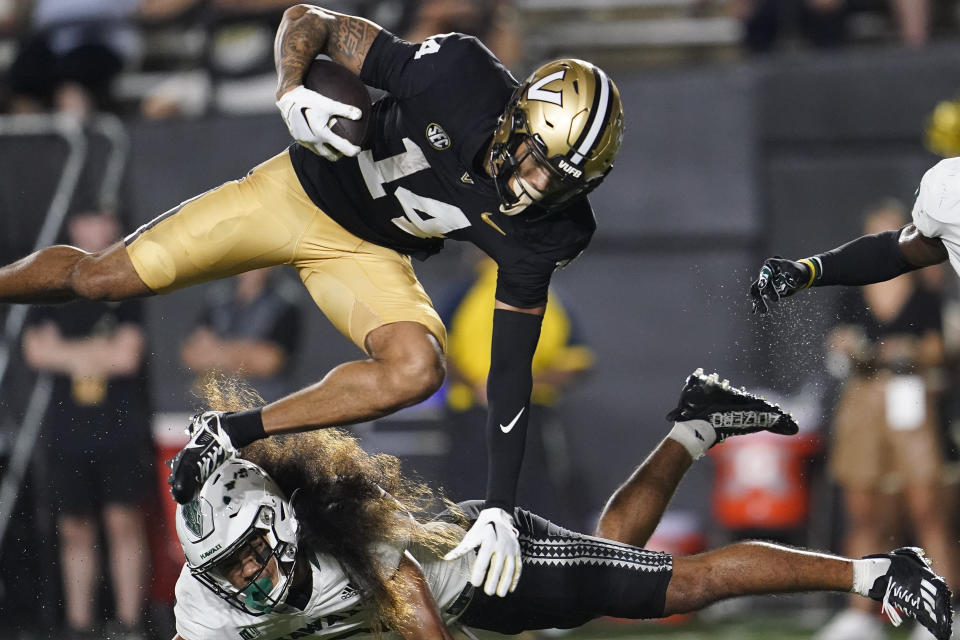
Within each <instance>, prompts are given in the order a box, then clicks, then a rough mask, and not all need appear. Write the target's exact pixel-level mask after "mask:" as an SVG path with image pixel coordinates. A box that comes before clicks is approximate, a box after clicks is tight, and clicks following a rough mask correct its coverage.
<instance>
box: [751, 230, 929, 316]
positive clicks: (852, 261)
mask: <svg viewBox="0 0 960 640" xmlns="http://www.w3.org/2000/svg"><path fill="white" fill-rule="evenodd" d="M946 259H947V250H946V247H944V245H943V241H942V240H941V239H940V238H930V237H927V236H924V235H923V234H922V233H920V231H919V230H918V229H917V228H916V226H914V225H913V224H912V223H911V224H908V225H906V226H905V227H903V228H902V229H895V230H891V231H884V232H882V233H875V234H871V235H865V236H861V237H859V238H857V239H855V240H851V241H850V242H848V243H846V244H844V245H842V246H840V247H837V248H836V249H833V250H831V251H827V252H825V253H821V254H818V255H815V256H811V257H810V258H803V259H801V260H787V259H785V258H781V257H779V256H774V257H772V258H767V259H766V260H765V261H764V262H763V266H762V267H761V268H760V273H759V274H758V276H757V279H756V280H755V281H754V282H753V284H752V285H751V286H750V297H751V298H752V299H753V310H754V312H756V313H766V312H767V311H769V310H770V304H771V303H772V302H777V301H779V300H780V298H785V297H788V296H792V295H793V294H795V293H796V292H798V291H800V290H802V289H806V288H808V287H823V286H830V285H851V286H860V285H865V284H873V283H875V282H883V281H885V280H890V279H892V278H895V277H897V276H899V275H902V274H904V273H906V272H908V271H913V270H914V269H920V268H922V267H928V266H930V265H934V264H939V263H941V262H943V261H944V260H946Z"/></svg>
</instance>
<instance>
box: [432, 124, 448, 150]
mask: <svg viewBox="0 0 960 640" xmlns="http://www.w3.org/2000/svg"><path fill="white" fill-rule="evenodd" d="M427 140H429V141H430V146H431V147H433V148H434V149H436V150H437V151H443V150H444V149H449V148H450V136H448V135H447V132H446V131H444V130H443V127H441V126H440V125H438V124H437V123H435V122H431V123H430V124H428V125H427Z"/></svg>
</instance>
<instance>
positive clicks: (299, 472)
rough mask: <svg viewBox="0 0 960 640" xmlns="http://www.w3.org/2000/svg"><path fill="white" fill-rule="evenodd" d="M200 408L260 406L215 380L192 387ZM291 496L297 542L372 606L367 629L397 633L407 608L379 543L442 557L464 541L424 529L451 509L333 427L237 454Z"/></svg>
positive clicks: (442, 530)
mask: <svg viewBox="0 0 960 640" xmlns="http://www.w3.org/2000/svg"><path fill="white" fill-rule="evenodd" d="M198 389H199V391H198V393H199V395H201V396H202V397H203V399H204V401H205V404H206V405H207V406H208V407H210V408H213V409H215V410H219V411H240V410H243V409H247V408H249V407H252V406H259V405H262V404H263V400H262V398H260V396H259V395H258V394H257V393H256V392H255V391H253V390H252V389H250V388H249V387H247V386H245V385H244V384H243V383H242V382H240V381H237V380H235V379H231V378H228V377H226V376H224V375H221V374H215V375H211V376H207V377H206V378H205V379H204V380H203V381H202V383H201V384H200V385H199V387H198ZM241 457H243V458H245V459H247V460H249V461H250V462H253V463H254V464H256V465H258V466H259V467H261V468H262V469H263V470H264V471H266V472H267V474H269V475H270V477H272V478H273V480H274V481H275V482H276V483H277V485H278V486H279V487H280V488H281V489H282V490H283V491H284V493H285V494H286V495H287V496H288V497H290V496H292V501H293V502H292V504H293V508H294V511H295V512H296V514H297V518H298V520H299V521H300V523H301V525H303V529H302V532H301V534H300V536H301V540H303V541H305V542H307V543H308V544H309V545H310V546H311V547H312V548H314V549H316V550H318V551H322V552H324V553H328V554H330V555H331V556H333V557H335V558H336V559H337V560H338V561H339V562H340V563H341V564H342V565H343V567H344V569H345V570H346V572H347V574H348V575H349V576H350V578H351V580H352V581H354V582H355V583H356V585H357V586H358V587H359V588H360V589H361V590H362V591H363V592H364V593H365V594H366V595H367V596H368V597H370V598H371V599H372V600H373V602H374V605H375V606H374V614H373V615H374V619H373V620H371V624H372V628H373V629H379V628H381V627H387V628H397V625H398V624H399V623H401V622H403V621H404V620H406V619H407V618H408V617H409V616H410V615H411V614H412V610H411V608H410V606H409V604H408V603H406V602H405V599H404V592H403V590H402V589H401V586H402V585H398V584H396V583H395V582H394V581H391V580H390V579H389V578H390V573H391V572H392V570H393V567H389V568H387V567H383V566H381V564H380V562H379V561H378V560H377V558H376V555H375V553H374V549H375V546H376V545H377V544H378V543H388V544H392V545H397V546H400V548H406V547H407V546H409V545H410V544H417V545H421V546H423V547H426V548H428V549H430V550H431V551H433V552H435V553H437V554H439V555H442V554H444V553H446V552H447V551H448V550H449V549H451V548H452V547H453V546H455V545H456V544H457V543H458V542H459V541H460V538H462V536H463V530H462V529H460V528H458V527H449V526H447V527H444V526H424V524H423V523H424V522H425V521H426V520H428V519H429V516H430V511H431V510H432V509H434V508H435V507H436V506H437V504H438V502H440V501H442V502H443V503H445V504H447V505H448V506H452V505H451V503H449V502H448V501H446V500H444V499H443V498H442V496H441V495H439V494H438V493H436V492H434V491H433V490H431V489H430V487H428V486H427V485H426V484H424V483H422V482H419V481H416V480H412V479H409V478H407V477H405V476H404V475H403V473H402V469H401V464H400V460H398V459H397V458H395V457H394V456H391V455H387V454H378V455H370V454H368V453H367V452H365V451H364V450H363V449H362V448H361V447H360V445H359V444H358V443H357V441H356V439H355V438H353V437H352V436H350V435H348V434H347V433H345V432H344V431H342V430H339V429H320V430H316V431H310V432H305V433H298V434H290V435H281V436H273V437H270V438H266V439H263V440H258V441H257V442H254V443H252V444H250V445H248V446H246V447H244V448H243V450H242V451H241Z"/></svg>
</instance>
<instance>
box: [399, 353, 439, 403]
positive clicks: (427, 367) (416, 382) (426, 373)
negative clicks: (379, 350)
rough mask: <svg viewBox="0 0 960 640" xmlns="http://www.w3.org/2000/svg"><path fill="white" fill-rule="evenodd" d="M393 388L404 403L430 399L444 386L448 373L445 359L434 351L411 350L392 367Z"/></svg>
mask: <svg viewBox="0 0 960 640" xmlns="http://www.w3.org/2000/svg"><path fill="white" fill-rule="evenodd" d="M391 369H392V374H393V375H392V376H391V378H392V386H393V388H394V390H395V391H396V392H397V393H398V395H400V396H402V400H401V401H402V402H404V403H410V404H413V403H416V402H420V401H422V400H425V399H426V398H428V397H430V396H431V395H432V394H433V393H435V392H436V391H437V389H439V388H440V385H441V384H443V378H444V375H445V373H446V368H445V365H444V361H443V357H442V356H441V355H440V354H439V353H437V352H436V351H434V350H433V349H415V350H411V351H410V352H409V353H408V354H407V356H406V357H405V358H404V359H402V360H399V361H396V362H395V363H394V364H393V365H392V367H391Z"/></svg>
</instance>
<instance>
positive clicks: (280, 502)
mask: <svg viewBox="0 0 960 640" xmlns="http://www.w3.org/2000/svg"><path fill="white" fill-rule="evenodd" d="M176 524H177V536H178V537H179V538H180V544H181V546H183V553H184V556H185V557H186V560H187V566H188V567H189V569H190V573H191V574H193V576H194V577H195V578H196V579H197V580H199V581H200V582H201V583H202V584H203V585H204V586H205V587H207V588H208V589H210V590H211V591H213V592H214V593H215V594H217V596H219V597H220V598H223V599H224V600H226V601H227V602H228V603H229V604H230V605H231V606H233V607H235V608H237V609H240V610H241V611H244V612H246V613H249V614H251V615H262V614H264V613H268V612H270V611H272V610H273V609H274V607H276V606H277V605H278V604H281V603H282V602H283V601H284V599H285V598H286V596H287V592H288V591H289V588H290V581H291V579H292V578H293V568H294V561H295V559H296V554H297V540H298V533H299V529H300V525H299V523H298V522H297V519H296V515H295V514H294V511H293V507H292V506H291V505H290V502H289V501H288V500H287V499H286V498H285V497H284V495H283V493H282V492H281V491H280V488H279V487H278V486H277V485H276V483H275V482H274V481H273V480H272V479H271V478H270V476H268V475H267V474H266V472H264V471H263V469H261V468H260V467H258V466H257V465H255V464H253V463H251V462H248V461H246V460H241V459H233V460H228V461H227V462H225V463H224V464H223V465H222V466H221V467H220V469H218V470H217V472H216V473H215V474H214V475H213V476H212V477H211V478H210V479H208V480H207V482H206V483H204V485H203V487H202V488H201V489H200V493H199V494H198V495H197V498H196V499H195V500H193V501H192V502H188V503H187V504H185V505H178V506H177V517H176Z"/></svg>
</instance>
